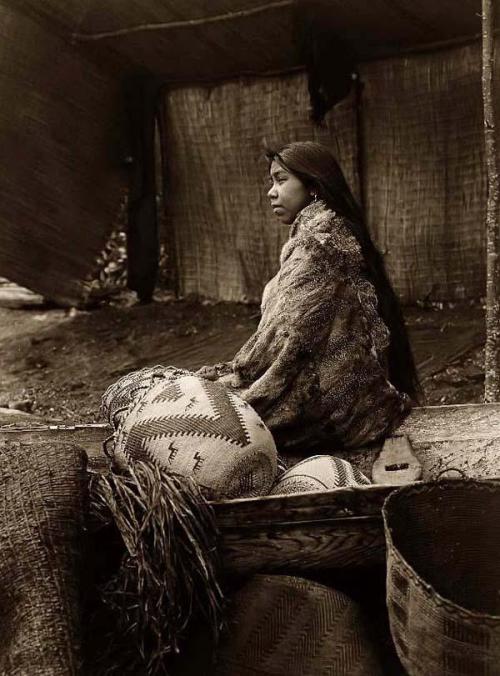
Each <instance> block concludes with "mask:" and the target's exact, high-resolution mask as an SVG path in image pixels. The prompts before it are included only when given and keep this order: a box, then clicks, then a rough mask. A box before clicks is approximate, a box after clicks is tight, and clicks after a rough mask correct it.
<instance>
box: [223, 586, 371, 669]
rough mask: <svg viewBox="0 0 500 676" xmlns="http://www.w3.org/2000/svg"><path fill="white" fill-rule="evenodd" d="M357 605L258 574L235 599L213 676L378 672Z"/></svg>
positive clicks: (321, 589) (335, 593)
mask: <svg viewBox="0 0 500 676" xmlns="http://www.w3.org/2000/svg"><path fill="white" fill-rule="evenodd" d="M381 673H382V671H381V668H380V665H379V662H378V656H377V655H376V653H375V651H374V648H373V645H372V643H371V640H370V637H369V635H368V633H367V630H366V627H365V624H364V617H363V614H362V612H361V610H360V608H359V606H358V605H357V604H356V603H355V602H354V601H352V600H351V599H350V598H349V597H348V596H346V595H345V594H342V593H341V592H338V591H335V590H334V589H330V588H329V587H325V586H324V585H321V584H317V583H315V582H310V581H309V580H303V579H300V578H296V577H288V576H285V575H283V576H282V575H275V576H272V575H256V576H255V577H254V578H252V579H251V580H249V581H248V582H247V583H246V584H245V586H244V587H243V588H242V589H240V591H239V592H238V593H237V594H236V595H235V597H234V598H233V601H232V604H231V609H230V613H229V618H228V629H227V631H226V635H225V637H224V639H223V641H222V643H221V646H220V649H219V653H218V659H217V664H216V668H215V670H214V674H215V676H236V675H238V676H327V675H328V676H347V675H349V676H355V675H359V676H361V675H363V676H378V674H381Z"/></svg>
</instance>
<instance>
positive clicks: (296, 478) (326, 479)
mask: <svg viewBox="0 0 500 676" xmlns="http://www.w3.org/2000/svg"><path fill="white" fill-rule="evenodd" d="M370 483H371V482H370V480H369V479H367V478H366V477H365V475H364V474H362V472H360V470H359V469H358V468H357V467H355V466H354V465H351V463H350V462H347V460H343V459H342V458H335V457H334V456H333V455H313V456H311V457H310V458H306V459H305V460H302V461H301V462H298V463H297V464H296V465H294V466H293V467H292V468H291V469H289V470H287V471H286V472H285V473H284V474H282V475H281V476H280V478H279V480H278V481H277V482H276V484H275V485H274V486H273V488H272V490H271V493H270V495H290V494H292V493H306V492H311V491H328V490H332V489H334V488H346V487H347V486H366V485H368V484H370Z"/></svg>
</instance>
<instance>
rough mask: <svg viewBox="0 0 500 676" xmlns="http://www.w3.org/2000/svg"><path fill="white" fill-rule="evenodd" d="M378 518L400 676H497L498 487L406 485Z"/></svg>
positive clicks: (499, 648) (466, 483)
mask: <svg viewBox="0 0 500 676" xmlns="http://www.w3.org/2000/svg"><path fill="white" fill-rule="evenodd" d="M383 515H384V525H385V534H386V541H387V557H388V559H387V564H388V565H387V604H388V611H389V619H390V625H391V633H392V637H393V639H394V643H395V646H396V650H397V653H398V655H399V658H400V660H401V662H402V664H403V666H404V667H405V669H406V670H407V672H408V673H409V674H410V676H414V675H415V676H417V675H418V676H420V675H421V676H447V675H451V674H453V676H459V675H465V674H466V675H468V676H469V675H470V676H493V675H500V519H499V516H500V482H497V481H471V480H445V481H439V482H434V483H430V484H419V485H412V486H406V487H404V488H401V489H399V490H397V491H395V492H394V493H392V494H391V495H390V496H389V497H388V498H387V500H386V501H385V504H384V508H383Z"/></svg>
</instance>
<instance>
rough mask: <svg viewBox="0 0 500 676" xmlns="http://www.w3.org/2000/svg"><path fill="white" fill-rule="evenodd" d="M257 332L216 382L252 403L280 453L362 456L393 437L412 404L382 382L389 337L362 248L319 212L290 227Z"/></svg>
mask: <svg viewBox="0 0 500 676" xmlns="http://www.w3.org/2000/svg"><path fill="white" fill-rule="evenodd" d="M280 263H281V265H280V269H279V271H278V273H277V275H276V276H275V277H274V278H273V279H271V281H270V282H269V283H268V284H267V286H266V288H265V290H264V294H263V298H262V318H261V321H260V323H259V326H258V328H257V330H256V332H255V333H254V334H253V335H252V336H251V337H250V338H249V340H248V341H247V342H246V343H245V344H244V345H243V347H242V348H241V349H240V350H239V352H238V353H237V354H236V356H235V357H234V359H233V361H232V362H231V363H230V364H228V365H225V368H222V369H220V370H219V372H218V374H217V377H218V378H219V379H220V381H221V382H224V383H225V384H226V385H227V386H229V387H230V388H231V389H234V390H235V391H236V392H237V393H238V394H239V395H240V396H241V397H242V398H243V399H245V400H246V401H247V402H248V403H250V404H251V405H252V406H253V407H254V408H255V409H256V410H257V412H258V413H259V414H260V415H261V416H262V418H263V419H264V421H265V422H266V424H267V425H268V426H269V428H270V429H271V431H272V433H273V435H274V437H275V440H276V442H277V445H278V448H279V449H281V450H287V449H288V450H293V449H297V450H298V449H300V450H301V451H303V452H307V451H309V450H312V449H314V448H318V446H323V447H324V448H328V447H330V450H331V451H332V452H333V451H334V450H335V448H339V447H351V448H352V447H354V448H355V447H358V446H362V445H365V444H367V443H370V442H373V441H375V440H377V439H379V438H381V437H383V436H385V435H387V434H389V433H390V432H391V431H392V430H393V429H394V428H395V427H396V426H397V425H398V424H399V423H400V422H401V421H402V419H403V418H404V416H405V414H406V413H407V412H408V410H409V400H408V398H407V397H406V395H403V394H401V393H399V392H398V391H397V390H396V389H395V387H394V386H393V385H392V384H391V383H390V382H389V381H388V379H387V368H386V350H387V346H388V344H389V331H388V329H387V327H386V326H385V324H384V322H383V321H382V319H381V318H380V316H379V314H378V312H377V297H376V294H375V290H374V288H373V286H372V284H371V283H370V282H369V281H368V280H367V279H366V276H365V274H364V260H363V256H362V254H361V250H360V247H359V245H358V243H357V241H356V239H355V237H354V236H353V235H352V234H351V232H350V231H349V229H348V227H347V226H346V224H345V221H344V219H342V218H341V217H339V216H337V215H336V214H335V213H334V212H333V211H332V210H330V209H329V208H328V207H327V206H326V205H325V204H324V203H323V202H314V203H311V204H310V205H308V206H307V207H305V208H304V209H303V210H302V211H301V212H300V213H299V215H298V217H297V218H296V220H295V222H294V224H293V225H292V227H291V232H290V239H289V240H288V242H287V243H286V244H285V246H284V247H283V250H282V253H281V259H280Z"/></svg>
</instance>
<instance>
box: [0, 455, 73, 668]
mask: <svg viewBox="0 0 500 676" xmlns="http://www.w3.org/2000/svg"><path fill="white" fill-rule="evenodd" d="M85 482H86V477H85V456H84V454H83V451H80V450H79V449H75V448H74V447H73V446H70V445H64V444H57V445H56V444H53V445H52V444H44V445H43V446H23V445H20V444H16V443H9V444H5V445H3V446H2V447H0V485H1V487H2V490H1V492H0V608H1V614H0V619H1V629H0V673H1V674H9V676H17V675H22V676H26V674H29V675H30V676H42V675H43V676H48V675H50V676H58V675H59V674H61V676H62V675H63V674H64V676H68V674H77V673H80V669H81V658H80V633H81V632H80V602H79V601H80V599H79V592H80V590H79V587H80V585H79V579H80V575H79V570H78V567H79V563H80V543H81V541H82V538H81V533H82V532H83V531H82V526H83V516H84V509H83V507H84V504H83V496H84V495H85V491H86V483H85Z"/></svg>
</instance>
